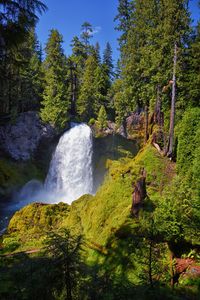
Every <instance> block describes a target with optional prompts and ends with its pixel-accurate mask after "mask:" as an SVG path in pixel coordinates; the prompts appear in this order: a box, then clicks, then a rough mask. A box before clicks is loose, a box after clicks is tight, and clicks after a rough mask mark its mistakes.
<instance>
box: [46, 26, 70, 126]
mask: <svg viewBox="0 0 200 300" xmlns="http://www.w3.org/2000/svg"><path fill="white" fill-rule="evenodd" d="M61 44H62V36H61V35H60V34H59V32H58V31H57V30H54V29H53V30H51V33H50V36H49V39H48V42H47V45H46V49H45V50H46V59H45V61H44V73H45V88H44V94H43V98H44V100H43V102H42V105H43V108H42V109H41V118H42V120H43V121H44V122H49V123H50V124H52V125H53V126H56V127H58V128H60V129H62V128H64V127H65V126H66V123H67V121H68V120H69V108H70V91H69V85H68V83H67V64H66V57H65V55H64V53H63V49H62V46H61Z"/></svg>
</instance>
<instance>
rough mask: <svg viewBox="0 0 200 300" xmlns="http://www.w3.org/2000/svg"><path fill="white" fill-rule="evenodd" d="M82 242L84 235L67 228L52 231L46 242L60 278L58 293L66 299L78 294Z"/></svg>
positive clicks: (47, 250) (69, 299)
mask: <svg viewBox="0 0 200 300" xmlns="http://www.w3.org/2000/svg"><path fill="white" fill-rule="evenodd" d="M82 243H83V241H82V236H80V235H79V236H75V235H72V234H71V233H70V231H69V230H68V229H66V228H63V229H62V230H60V231H59V232H53V231H52V232H50V233H49V234H48V235H47V238H46V240H45V242H44V245H45V252H46V254H47V256H48V257H50V258H52V264H53V266H54V271H55V272H56V273H57V278H59V286H60V287H59V290H58V294H61V295H62V297H64V299H66V300H71V299H74V298H75V297H76V296H77V287H78V279H79V273H80V267H81V256H80V251H81V246H82ZM61 291H62V293H61Z"/></svg>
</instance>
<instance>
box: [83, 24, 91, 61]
mask: <svg viewBox="0 0 200 300" xmlns="http://www.w3.org/2000/svg"><path fill="white" fill-rule="evenodd" d="M81 31H82V33H81V40H82V43H83V45H84V46H85V49H86V53H87V55H89V53H90V39H91V38H92V36H93V35H92V33H93V29H92V25H91V24H90V23H89V22H84V23H83V24H82V26H81Z"/></svg>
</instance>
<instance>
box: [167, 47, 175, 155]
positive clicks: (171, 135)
mask: <svg viewBox="0 0 200 300" xmlns="http://www.w3.org/2000/svg"><path fill="white" fill-rule="evenodd" d="M176 65H177V43H176V42H175V44H174V68H173V78H172V81H173V83H172V99H171V114H170V129H169V142H168V147H167V156H168V157H172V153H173V142H174V119H175V100H176Z"/></svg>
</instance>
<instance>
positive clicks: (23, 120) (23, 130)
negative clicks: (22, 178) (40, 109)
mask: <svg viewBox="0 0 200 300" xmlns="http://www.w3.org/2000/svg"><path fill="white" fill-rule="evenodd" d="M54 136H55V130H54V128H53V127H52V126H51V125H49V124H44V123H42V121H41V120H40V118H39V115H38V113H37V112H33V111H30V112H24V113H21V114H20V115H19V116H18V118H17V119H16V122H15V123H14V124H11V123H9V124H6V125H3V126H0V140H1V148H2V150H4V151H5V152H6V153H8V154H9V155H10V156H11V157H12V158H13V159H15V160H23V161H26V160H29V159H30V158H31V157H32V155H33V154H34V152H35V151H36V149H37V147H38V145H39V143H40V142H41V140H43V139H46V138H48V139H49V138H53V137H54Z"/></svg>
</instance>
